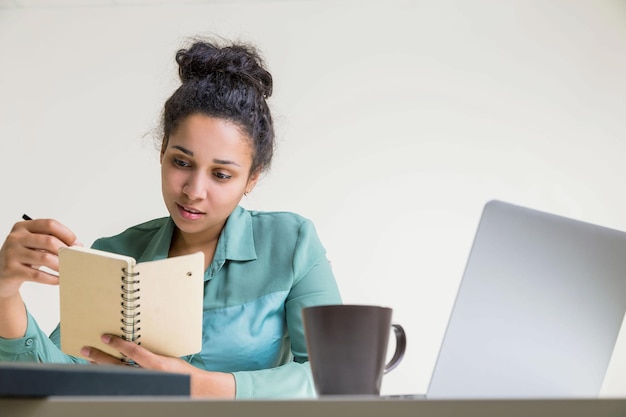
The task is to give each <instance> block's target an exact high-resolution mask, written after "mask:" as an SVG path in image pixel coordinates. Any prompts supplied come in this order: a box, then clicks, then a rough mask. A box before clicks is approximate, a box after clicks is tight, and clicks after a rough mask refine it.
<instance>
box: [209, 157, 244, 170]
mask: <svg viewBox="0 0 626 417" xmlns="http://www.w3.org/2000/svg"><path fill="white" fill-rule="evenodd" d="M213 163H214V164H220V165H236V166H238V167H240V168H241V165H239V164H238V163H237V162H235V161H228V160H226V159H213Z"/></svg>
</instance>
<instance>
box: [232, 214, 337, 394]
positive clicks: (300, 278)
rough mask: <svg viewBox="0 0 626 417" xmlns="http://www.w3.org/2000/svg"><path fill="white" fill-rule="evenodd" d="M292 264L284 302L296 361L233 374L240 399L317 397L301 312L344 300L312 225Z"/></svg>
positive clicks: (307, 224)
mask: <svg viewBox="0 0 626 417" xmlns="http://www.w3.org/2000/svg"><path fill="white" fill-rule="evenodd" d="M292 264H293V265H292V267H293V271H294V283H293V286H292V288H291V290H290V292H289V295H288V297H287V300H286V301H285V311H286V320H287V329H288V332H289V338H290V342H291V352H292V354H293V362H290V363H287V364H285V365H281V366H278V367H276V368H271V369H263V370H258V371H243V372H234V373H233V375H234V376H235V381H236V386H237V392H236V398H237V399H245V398H311V397H314V396H315V386H314V383H313V377H312V374H311V368H310V365H309V362H308V361H309V356H308V353H307V348H306V338H305V334H304V324H303V321H302V309H303V308H304V307H308V306H313V305H323V304H341V302H342V300H341V296H340V293H339V289H338V287H337V282H336V281H335V277H334V274H333V272H332V269H331V266H330V263H329V261H328V259H327V258H326V252H325V250H324V248H323V246H322V244H321V242H320V241H319V238H318V236H317V233H316V232H315V228H314V226H313V224H312V223H311V222H308V221H307V222H304V223H303V224H302V226H301V227H300V230H299V236H298V243H297V245H296V250H295V252H294V257H293V259H292Z"/></svg>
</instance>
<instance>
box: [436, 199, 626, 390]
mask: <svg viewBox="0 0 626 417" xmlns="http://www.w3.org/2000/svg"><path fill="white" fill-rule="evenodd" d="M625 312H626V233H624V232H620V231H617V230H611V229H608V228H605V227H600V226H596V225H592V224H588V223H584V222H580V221H576V220H572V219H568V218H564V217H560V216H556V215H553V214H548V213H544V212H540V211H536V210H531V209H528V208H524V207H519V206H515V205H512V204H508V203H505V202H501V201H491V202H489V203H487V204H486V206H485V208H484V211H483V214H482V217H481V220H480V223H479V226H478V230H477V232H476V236H475V238H474V243H473V246H472V250H471V253H470V256H469V259H468V262H467V265H466V269H465V273H464V275H463V279H462V281H461V285H460V287H459V291H458V294H457V298H456V300H455V304H454V308H453V311H452V314H451V317H450V320H449V323H448V327H447V329H446V332H445V336H444V339H443V343H442V346H441V349H440V352H439V356H438V358H437V362H436V365H435V368H434V371H433V375H432V378H431V381H430V385H429V387H428V391H427V394H426V398H428V399H433V398H435V399H436V398H529V397H532V398H547V397H555V398H556V397H560V398H568V397H598V394H599V392H600V389H601V387H602V383H603V380H604V377H605V374H606V371H607V367H608V364H609V361H610V359H611V354H612V352H613V348H614V346H615V343H616V340H617V336H618V333H619V330H620V325H621V322H622V319H623V318H624V314H625Z"/></svg>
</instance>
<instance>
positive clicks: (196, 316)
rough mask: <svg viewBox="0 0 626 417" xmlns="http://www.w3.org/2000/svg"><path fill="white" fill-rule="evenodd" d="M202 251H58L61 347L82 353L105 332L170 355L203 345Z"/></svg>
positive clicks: (190, 351)
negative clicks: (164, 254) (152, 257)
mask: <svg viewBox="0 0 626 417" xmlns="http://www.w3.org/2000/svg"><path fill="white" fill-rule="evenodd" d="M203 288H204V255H203V254H202V253H201V252H197V253H193V254H189V255H183V256H178V257H172V258H167V259H162V260H156V261H149V262H142V263H137V262H136V261H135V259H133V258H132V257H129V256H123V255H119V254H115V253H110V252H105V251H101V250H96V249H89V248H83V247H78V246H72V247H67V248H62V249H61V251H60V252H59V296H60V316H61V350H62V351H63V352H65V353H66V354H68V355H72V356H77V357H82V355H81V354H80V349H81V348H82V347H83V346H93V347H95V348H97V349H100V350H102V351H104V352H107V353H109V354H111V355H113V356H115V357H117V358H120V359H121V358H122V355H121V354H120V353H119V352H117V351H115V350H114V349H112V348H111V347H109V346H108V345H105V344H104V343H102V342H101V341H100V337H101V336H102V334H104V333H109V334H114V335H119V336H120V337H122V338H124V339H126V340H129V341H133V342H135V343H138V344H140V345H141V346H143V347H145V348H147V349H149V350H150V351H152V352H154V353H157V354H161V355H166V356H176V357H180V356H185V355H190V354H194V353H197V352H199V351H200V350H201V347H202V310H203Z"/></svg>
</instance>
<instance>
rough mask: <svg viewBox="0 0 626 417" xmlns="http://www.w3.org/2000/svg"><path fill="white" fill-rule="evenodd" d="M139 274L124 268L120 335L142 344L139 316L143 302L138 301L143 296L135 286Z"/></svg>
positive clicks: (137, 282)
mask: <svg viewBox="0 0 626 417" xmlns="http://www.w3.org/2000/svg"><path fill="white" fill-rule="evenodd" d="M138 275H139V272H128V271H127V270H126V268H122V277H121V279H122V285H121V286H120V288H121V290H122V293H121V297H122V302H121V306H122V310H121V311H120V313H121V314H122V318H121V319H120V322H121V323H122V326H121V327H120V330H121V331H122V334H121V335H120V337H121V338H122V339H124V340H127V341H129V342H135V343H137V344H138V345H140V344H141V342H140V341H139V338H141V333H140V330H141V327H139V324H140V323H141V319H140V318H139V316H140V314H141V311H139V307H141V304H140V303H139V302H138V301H139V299H140V298H141V297H140V296H139V294H138V293H139V288H135V286H136V285H138V284H139V279H136V277H137V276H138Z"/></svg>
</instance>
